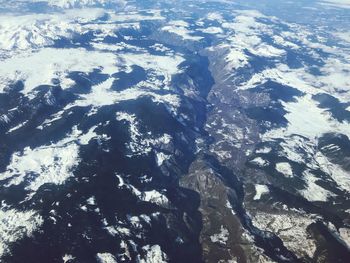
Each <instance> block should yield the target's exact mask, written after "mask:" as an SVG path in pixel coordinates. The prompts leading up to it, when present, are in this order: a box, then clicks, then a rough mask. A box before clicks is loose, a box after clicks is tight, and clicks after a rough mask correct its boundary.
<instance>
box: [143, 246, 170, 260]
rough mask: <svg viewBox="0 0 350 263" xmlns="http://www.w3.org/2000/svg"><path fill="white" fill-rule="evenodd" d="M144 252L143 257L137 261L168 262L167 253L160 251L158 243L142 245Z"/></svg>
mask: <svg viewBox="0 0 350 263" xmlns="http://www.w3.org/2000/svg"><path fill="white" fill-rule="evenodd" d="M142 249H143V250H144V251H145V252H146V255H145V257H144V258H139V260H138V262H139V263H165V262H168V257H167V255H166V254H165V253H164V252H163V251H162V249H161V247H160V246H159V245H153V246H150V245H147V246H144V247H142Z"/></svg>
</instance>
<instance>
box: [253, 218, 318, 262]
mask: <svg viewBox="0 0 350 263" xmlns="http://www.w3.org/2000/svg"><path fill="white" fill-rule="evenodd" d="M312 216H313V215H311V216H310V217H308V216H306V215H304V214H301V213H300V212H295V213H293V214H291V213H288V214H271V213H258V214H256V215H255V216H254V217H253V218H252V223H253V224H254V225H255V226H256V227H257V228H259V229H261V230H267V231H271V232H273V233H275V234H276V235H278V237H279V238H281V239H282V241H283V244H284V245H285V246H286V247H287V248H288V249H289V250H291V251H292V252H294V253H295V254H296V255H297V256H298V257H305V256H306V255H307V256H309V257H313V255H314V253H315V251H316V243H315V240H313V239H312V237H310V236H309V235H308V232H307V227H308V226H309V225H310V224H312V223H313V222H314V221H315V220H314V219H313V218H312Z"/></svg>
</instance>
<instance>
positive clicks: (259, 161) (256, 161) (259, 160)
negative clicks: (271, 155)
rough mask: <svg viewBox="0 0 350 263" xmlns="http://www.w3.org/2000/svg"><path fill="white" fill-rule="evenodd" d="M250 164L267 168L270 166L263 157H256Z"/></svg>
mask: <svg viewBox="0 0 350 263" xmlns="http://www.w3.org/2000/svg"><path fill="white" fill-rule="evenodd" d="M250 162H251V163H253V164H256V165H258V166H260V167H265V166H268V165H269V164H270V163H269V161H267V160H265V159H263V158H261V157H256V158H254V159H253V160H251V161H250Z"/></svg>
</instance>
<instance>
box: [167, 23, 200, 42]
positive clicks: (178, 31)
mask: <svg viewBox="0 0 350 263" xmlns="http://www.w3.org/2000/svg"><path fill="white" fill-rule="evenodd" d="M188 26H189V25H188V23H187V22H185V21H182V20H176V21H170V22H169V23H168V25H166V26H164V27H162V30H163V31H166V32H169V33H173V34H175V35H178V36H180V37H181V38H182V39H184V40H191V41H199V40H201V39H203V37H201V36H194V35H193V33H194V32H193V31H191V30H189V29H188V28H187V27H188Z"/></svg>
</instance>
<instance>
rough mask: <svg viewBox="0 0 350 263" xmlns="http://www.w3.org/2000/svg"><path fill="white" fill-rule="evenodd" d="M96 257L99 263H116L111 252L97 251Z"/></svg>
mask: <svg viewBox="0 0 350 263" xmlns="http://www.w3.org/2000/svg"><path fill="white" fill-rule="evenodd" d="M96 259H97V261H98V262H99V263H117V259H116V258H115V257H114V256H113V255H112V254H111V253H98V254H97V255H96Z"/></svg>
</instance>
